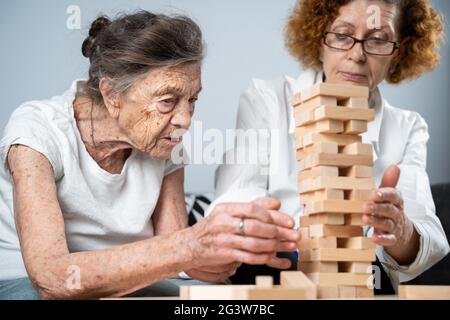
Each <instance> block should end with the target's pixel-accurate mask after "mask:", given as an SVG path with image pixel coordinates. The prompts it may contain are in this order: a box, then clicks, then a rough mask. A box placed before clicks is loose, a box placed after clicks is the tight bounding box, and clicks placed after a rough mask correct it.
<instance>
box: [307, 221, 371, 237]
mask: <svg viewBox="0 0 450 320" xmlns="http://www.w3.org/2000/svg"><path fill="white" fill-rule="evenodd" d="M362 235H363V229H362V227H359V226H335V225H324V224H315V225H310V226H309V237H310V238H320V237H337V238H346V237H362Z"/></svg>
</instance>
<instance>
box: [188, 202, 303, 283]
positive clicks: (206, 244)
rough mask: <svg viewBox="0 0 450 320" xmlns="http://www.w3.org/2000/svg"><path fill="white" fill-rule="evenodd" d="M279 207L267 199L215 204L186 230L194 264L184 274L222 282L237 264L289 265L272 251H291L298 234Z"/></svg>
mask: <svg viewBox="0 0 450 320" xmlns="http://www.w3.org/2000/svg"><path fill="white" fill-rule="evenodd" d="M279 208H280V202H279V201H277V200H274V199H271V198H262V199H259V200H257V201H254V202H252V203H229V204H219V205H217V206H216V207H215V209H214V211H213V212H212V213H211V214H210V215H208V217H207V218H205V219H204V220H202V221H201V222H200V223H198V224H196V225H195V226H194V227H193V228H191V229H190V234H189V235H190V237H191V239H188V241H189V244H190V246H189V247H190V253H191V254H192V261H193V262H194V267H193V268H192V269H191V270H187V271H186V273H187V274H188V275H189V276H191V277H193V278H195V279H199V280H204V281H224V280H226V279H227V278H228V277H230V276H231V275H233V274H234V273H235V272H236V269H237V268H238V267H239V266H240V264H241V263H246V264H253V265H260V264H267V265H269V266H271V267H276V268H280V269H287V268H289V267H290V265H291V263H290V261H289V260H288V259H283V258H278V257H277V256H276V253H277V252H293V251H295V250H296V248H297V243H298V241H299V240H300V233H299V231H297V230H295V229H294V225H295V223H294V219H293V218H292V217H290V216H288V215H287V214H284V213H281V212H279V211H277V210H279Z"/></svg>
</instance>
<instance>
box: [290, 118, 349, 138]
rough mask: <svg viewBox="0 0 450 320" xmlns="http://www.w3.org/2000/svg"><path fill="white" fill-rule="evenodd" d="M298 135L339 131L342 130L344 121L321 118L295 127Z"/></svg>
mask: <svg viewBox="0 0 450 320" xmlns="http://www.w3.org/2000/svg"><path fill="white" fill-rule="evenodd" d="M296 130H298V131H299V132H300V135H303V136H304V135H305V134H307V133H327V134H328V133H341V132H343V131H344V122H343V121H341V120H321V121H318V122H315V123H312V124H308V125H306V126H303V127H297V128H296Z"/></svg>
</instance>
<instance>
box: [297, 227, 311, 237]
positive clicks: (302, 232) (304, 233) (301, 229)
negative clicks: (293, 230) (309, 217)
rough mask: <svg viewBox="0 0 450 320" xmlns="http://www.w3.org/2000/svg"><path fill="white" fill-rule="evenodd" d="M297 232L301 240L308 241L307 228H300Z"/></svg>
mask: <svg viewBox="0 0 450 320" xmlns="http://www.w3.org/2000/svg"><path fill="white" fill-rule="evenodd" d="M299 231H300V234H301V235H302V239H309V228H300V229H299Z"/></svg>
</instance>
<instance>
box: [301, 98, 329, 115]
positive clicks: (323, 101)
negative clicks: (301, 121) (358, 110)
mask: <svg viewBox="0 0 450 320" xmlns="http://www.w3.org/2000/svg"><path fill="white" fill-rule="evenodd" d="M321 106H332V107H336V106H337V98H336V97H331V96H317V97H315V98H312V99H309V100H308V101H303V102H302V103H301V104H300V105H296V106H295V108H294V114H296V115H298V114H299V113H302V112H306V111H309V110H315V109H317V108H319V107H321ZM295 111H296V112H297V113H295Z"/></svg>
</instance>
